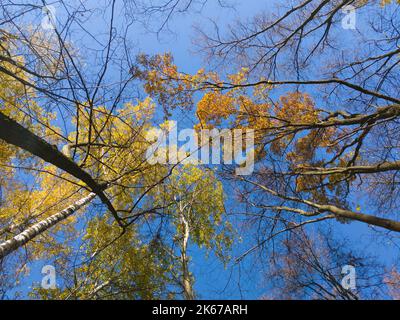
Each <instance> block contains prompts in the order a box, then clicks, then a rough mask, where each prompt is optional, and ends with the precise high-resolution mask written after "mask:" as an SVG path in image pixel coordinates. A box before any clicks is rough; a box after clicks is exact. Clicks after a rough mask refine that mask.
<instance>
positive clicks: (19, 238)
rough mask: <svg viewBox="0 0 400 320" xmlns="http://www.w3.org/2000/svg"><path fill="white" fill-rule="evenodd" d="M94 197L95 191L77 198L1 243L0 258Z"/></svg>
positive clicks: (65, 217)
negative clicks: (60, 209)
mask: <svg viewBox="0 0 400 320" xmlns="http://www.w3.org/2000/svg"><path fill="white" fill-rule="evenodd" d="M95 197H96V194H95V193H90V194H89V195H88V196H86V197H84V198H82V199H80V200H78V201H77V202H75V203H74V204H72V205H71V206H69V207H68V208H66V209H64V210H62V211H60V212H58V213H56V214H54V215H52V216H50V217H48V218H47V219H44V220H43V221H41V222H38V223H36V224H34V225H33V226H31V227H29V228H27V229H26V230H25V231H23V232H21V233H20V234H18V235H16V236H15V237H13V238H11V239H10V240H7V241H5V242H3V243H1V244H0V260H1V259H3V258H4V257H6V256H7V255H9V254H10V253H11V252H13V251H15V250H17V249H19V248H21V247H22V246H23V245H24V244H26V243H27V242H29V241H31V240H32V239H34V238H35V237H37V236H38V235H40V234H42V233H43V232H45V231H46V230H48V229H50V228H51V227H53V226H54V225H56V224H57V223H59V222H60V221H63V220H65V219H67V218H68V217H70V216H71V215H72V214H74V213H75V212H76V211H78V210H79V209H81V208H82V207H84V206H85V205H86V204H88V203H89V202H91V201H92V200H93V199H94V198H95Z"/></svg>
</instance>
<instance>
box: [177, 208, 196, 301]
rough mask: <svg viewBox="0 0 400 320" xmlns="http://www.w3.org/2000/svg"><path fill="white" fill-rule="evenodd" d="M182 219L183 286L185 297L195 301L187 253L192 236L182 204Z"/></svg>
mask: <svg viewBox="0 0 400 320" xmlns="http://www.w3.org/2000/svg"><path fill="white" fill-rule="evenodd" d="M180 211H181V212H180V219H181V223H182V226H183V239H182V252H181V260H182V286H183V295H184V297H185V299H186V300H194V298H195V297H194V292H193V286H192V281H191V278H190V272H189V259H188V257H187V255H186V253H187V245H188V241H189V235H190V231H189V230H190V226H189V223H188V221H187V220H186V217H185V215H184V210H183V209H182V208H181V203H180Z"/></svg>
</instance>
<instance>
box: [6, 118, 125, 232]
mask: <svg viewBox="0 0 400 320" xmlns="http://www.w3.org/2000/svg"><path fill="white" fill-rule="evenodd" d="M0 139H2V140H4V141H5V142H7V143H9V144H12V145H14V146H17V147H20V148H22V149H24V150H26V151H28V152H30V153H32V154H33V155H35V156H38V157H39V158H41V159H43V160H44V161H46V162H49V163H51V164H53V165H55V166H56V167H57V168H60V169H62V170H64V171H66V172H68V173H69V174H70V175H72V176H74V177H75V178H77V179H79V180H81V181H83V182H85V183H86V184H87V185H88V186H89V188H90V189H91V190H92V191H93V192H94V193H96V194H97V195H98V196H99V198H100V199H101V201H102V202H103V203H104V204H105V205H106V206H107V208H108V210H110V212H111V214H112V215H113V216H114V218H115V219H116V220H117V222H118V223H119V224H120V225H121V226H123V225H122V222H121V219H120V218H119V216H118V214H117V212H116V210H115V209H114V207H113V205H112V204H111V202H110V200H109V199H108V198H107V196H106V195H105V194H104V192H103V191H104V189H106V188H107V185H106V184H103V185H100V184H98V183H97V182H96V181H95V180H94V179H93V178H92V177H91V176H90V174H88V173H87V172H86V171H84V170H83V169H82V168H81V167H79V166H78V164H76V163H75V162H74V161H72V160H71V159H69V158H68V157H66V156H65V155H64V154H63V153H62V152H60V151H59V150H58V149H57V147H54V146H52V145H51V144H49V143H47V142H46V141H45V140H43V139H42V138H40V137H38V136H37V135H35V134H34V133H32V132H31V131H29V130H28V129H26V128H24V127H23V126H21V125H20V124H19V123H17V122H16V121H14V120H13V119H11V118H9V117H8V116H6V115H5V114H3V113H1V112H0Z"/></svg>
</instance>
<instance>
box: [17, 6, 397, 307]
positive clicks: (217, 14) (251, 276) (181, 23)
mask: <svg viewBox="0 0 400 320" xmlns="http://www.w3.org/2000/svg"><path fill="white" fill-rule="evenodd" d="M273 7H274V1H257V0H246V1H236V3H235V9H229V8H221V7H220V6H219V5H217V4H216V1H209V3H208V4H207V5H206V6H205V7H204V8H203V10H202V12H201V13H191V14H186V15H183V16H177V17H175V19H174V20H172V21H170V23H169V29H170V32H166V31H165V32H162V33H161V34H160V35H156V34H154V33H149V32H146V30H145V29H144V28H141V27H139V26H138V27H135V28H131V32H130V34H129V35H128V37H129V39H130V40H131V41H132V42H133V43H134V44H135V47H136V48H137V52H136V53H139V52H144V53H148V54H156V53H164V52H171V53H172V54H173V56H174V60H175V63H176V64H177V66H178V68H179V70H181V71H184V72H187V73H191V72H196V71H197V70H198V69H200V68H203V67H205V68H206V69H207V64H205V62H204V60H203V57H201V56H200V55H199V54H196V53H195V50H196V49H195V46H194V42H195V39H194V28H193V27H194V26H200V27H202V28H203V29H208V28H212V24H211V22H210V19H212V20H213V21H215V22H216V23H217V24H218V25H219V26H220V27H221V28H222V30H223V27H224V25H227V24H228V23H234V20H235V19H239V18H240V19H241V20H245V19H246V18H251V17H252V16H254V15H256V14H257V13H259V12H260V11H265V10H266V11H268V10H273ZM92 28H93V29H95V28H97V26H96V24H93V26H92ZM348 32H351V31H348ZM346 41H348V44H351V35H348V37H347V40H346ZM175 116H176V118H177V119H178V120H180V121H181V122H180V123H179V126H180V127H181V128H182V127H190V126H192V125H193V123H191V121H194V119H193V115H192V114H190V115H184V114H181V113H177V114H176V115H175ZM226 191H227V194H228V196H229V197H230V198H229V200H228V201H227V210H228V212H229V211H231V210H238V207H237V204H236V203H235V202H234V200H233V198H232V192H231V190H230V189H229V185H227V190H226ZM333 224H334V228H335V231H337V232H336V235H342V236H344V237H347V238H348V239H349V241H351V243H352V244H353V245H356V246H359V247H362V248H364V247H368V251H369V252H370V253H372V254H374V255H376V256H377V257H378V259H379V260H380V261H386V262H390V261H391V260H393V259H394V258H396V257H397V256H398V248H397V247H396V246H395V244H394V243H391V242H384V243H382V242H381V240H379V239H376V238H371V236H370V234H371V232H369V227H368V226H366V225H364V224H361V223H357V222H352V223H350V224H346V225H342V224H339V223H337V222H333ZM242 238H244V239H245V240H244V242H243V243H235V244H234V248H233V252H232V256H233V257H235V256H240V254H241V253H243V252H244V251H245V250H246V249H248V248H249V247H251V246H252V245H254V243H253V242H251V240H253V239H252V237H251V235H243V236H242ZM191 254H192V256H193V259H192V264H191V268H192V272H193V273H194V275H195V279H196V282H195V290H196V292H197V293H198V295H199V297H200V298H203V299H241V298H245V299H257V298H260V297H261V296H263V295H264V294H267V293H268V292H267V288H268V284H267V283H265V282H264V281H263V270H262V269H261V267H260V266H259V265H257V264H255V263H254V258H257V257H256V256H255V257H254V256H253V257H249V258H248V259H246V260H245V261H244V262H243V263H242V264H241V265H235V266H232V265H229V266H228V267H227V268H224V266H223V265H222V264H221V263H220V262H219V261H218V260H216V259H215V258H214V257H213V256H210V257H208V258H207V257H206V256H205V254H204V252H203V251H202V250H199V249H197V248H193V247H191ZM44 263H45V262H43V261H40V262H37V263H35V264H33V265H31V266H30V268H31V275H30V276H29V277H27V278H26V279H25V281H24V282H23V284H21V285H20V286H19V288H23V287H25V288H26V289H25V290H23V292H25V293H26V292H27V291H29V289H28V288H29V287H31V286H32V283H37V282H38V281H40V279H41V275H40V271H41V268H42V266H43V264H44Z"/></svg>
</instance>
